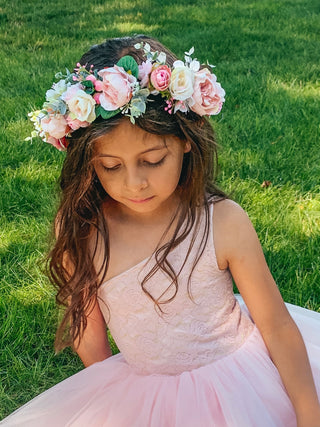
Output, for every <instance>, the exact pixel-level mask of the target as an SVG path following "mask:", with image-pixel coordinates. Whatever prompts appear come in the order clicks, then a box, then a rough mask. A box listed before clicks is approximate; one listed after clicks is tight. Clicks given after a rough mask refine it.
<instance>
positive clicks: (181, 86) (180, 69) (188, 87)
mask: <svg viewBox="0 0 320 427" xmlns="http://www.w3.org/2000/svg"><path fill="white" fill-rule="evenodd" d="M177 62H178V61H177ZM193 80H194V73H193V71H192V70H190V68H188V67H185V66H180V64H179V65H178V66H177V67H176V68H174V70H173V71H172V74H171V81H170V86H169V90H170V92H171V95H172V98H173V99H177V100H179V101H185V100H186V99H188V98H190V97H191V96H192V94H193Z"/></svg>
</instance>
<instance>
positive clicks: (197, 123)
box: [48, 35, 226, 350]
mask: <svg viewBox="0 0 320 427" xmlns="http://www.w3.org/2000/svg"><path fill="white" fill-rule="evenodd" d="M139 42H147V43H149V44H150V46H151V49H152V50H153V51H159V52H160V51H162V52H165V53H166V55H167V64H168V65H169V66H171V67H172V65H173V62H174V61H175V60H176V59H177V58H176V57H175V56H174V55H173V54H172V52H170V51H169V50H168V49H166V48H165V47H164V46H163V45H162V44H161V43H159V42H158V41H157V40H155V39H153V38H150V37H146V36H144V35H138V36H134V37H123V38H115V39H110V40H107V41H106V42H104V43H102V44H99V45H95V46H93V47H92V48H91V49H90V50H89V51H88V52H87V53H85V54H84V55H83V57H82V58H81V60H80V63H81V64H87V65H86V66H87V67H88V68H89V67H90V66H91V64H93V66H94V69H97V70H100V69H102V68H105V67H112V66H113V65H114V64H116V63H117V62H118V61H119V59H120V58H121V57H123V56H124V55H131V56H132V57H133V58H134V59H135V60H136V61H137V63H138V64H141V63H142V62H143V61H144V57H143V52H142V51H141V49H139V50H137V49H136V48H135V47H134V45H135V44H136V43H139ZM151 98H152V99H150V101H149V102H148V103H147V109H146V112H145V113H144V114H143V115H142V116H140V117H139V118H138V119H136V126H139V127H140V128H142V129H143V130H145V131H147V132H150V133H153V134H157V135H174V136H176V137H178V138H180V139H181V140H183V141H186V142H189V143H190V145H191V151H190V152H189V153H186V154H185V155H184V160H183V165H182V172H181V177H180V181H179V193H180V198H181V203H180V204H179V206H178V208H177V211H176V214H175V218H174V219H175V220H176V223H177V225H176V227H175V230H174V233H173V237H172V238H171V239H170V241H169V242H168V243H166V244H164V245H162V246H160V245H159V247H158V248H157V249H156V251H155V259H156V263H155V265H154V267H153V268H152V269H151V270H150V271H149V273H148V274H147V275H146V277H145V278H144V280H143V281H142V283H141V286H142V289H143V290H144V292H145V293H146V294H147V295H149V297H150V298H151V299H152V300H153V301H154V303H155V304H156V306H157V307H158V308H159V309H160V311H161V306H160V305H161V304H163V303H166V302H169V301H171V300H172V299H173V298H174V296H175V295H176V293H177V290H178V276H179V273H180V271H181V270H180V271H179V272H175V271H174V269H173V268H172V266H171V265H170V263H169V261H168V260H167V256H168V254H169V253H170V251H171V250H172V249H173V248H174V247H176V246H177V245H178V244H179V243H180V242H181V241H182V240H184V239H185V238H186V237H187V235H188V234H189V233H190V231H191V229H192V228H193V227H194V228H193V230H194V231H193V234H192V238H191V243H190V246H189V250H188V252H187V254H186V258H185V262H186V260H187V258H188V256H189V253H190V251H191V248H192V246H193V243H194V239H195V236H196V235H197V232H198V230H199V223H200V211H201V210H202V209H200V208H203V206H204V208H205V229H204V233H203V236H202V241H201V245H200V248H199V250H198V252H197V256H196V259H195V260H194V263H193V268H192V271H193V269H194V267H195V265H196V263H197V261H198V260H199V258H200V256H201V254H202V252H203V250H204V247H205V244H206V242H207V239H208V233H209V207H208V206H209V202H210V198H211V199H212V197H213V196H216V197H217V196H218V198H225V197H226V196H225V194H224V193H223V192H222V191H221V190H219V189H218V188H217V187H216V186H215V185H214V178H215V173H216V164H217V147H216V142H215V139H214V132H213V129H212V127H211V125H210V122H209V120H207V119H206V118H203V117H200V116H199V115H197V114H196V113H194V112H192V111H189V112H188V113H181V112H180V111H178V112H177V113H176V114H168V112H166V111H165V109H164V108H165V106H166V104H165V100H164V99H163V98H162V97H161V96H160V95H157V96H153V97H151ZM121 120H127V119H126V118H125V119H124V118H123V115H122V114H121V113H120V114H118V115H117V116H114V117H113V118H111V119H108V120H103V119H101V118H99V119H96V120H95V121H94V122H93V123H92V124H91V125H90V126H89V127H87V128H80V129H79V130H77V131H75V132H73V133H72V136H71V137H70V139H69V145H68V148H67V155H66V158H65V161H64V165H63V168H62V172H61V177H60V187H61V190H62V198H61V202H60V206H59V209H58V214H57V216H56V221H55V227H56V230H57V233H56V234H57V238H56V242H55V245H54V247H53V249H52V251H51V253H50V254H49V264H48V270H49V271H48V272H49V277H50V279H51V281H52V282H53V284H54V285H55V286H56V287H57V290H58V292H57V297H56V300H57V302H58V304H60V305H63V306H65V307H66V309H65V312H64V316H63V319H62V321H61V324H60V326H59V328H58V330H57V335H56V343H55V347H56V349H57V350H60V349H62V348H64V347H65V346H67V345H70V344H72V343H74V342H75V341H79V339H81V337H82V335H83V332H84V330H85V328H86V325H87V321H86V316H87V315H88V313H89V312H90V309H91V307H92V306H93V301H94V300H95V298H96V297H97V291H98V288H99V286H101V284H102V283H103V277H105V274H106V271H107V269H108V262H109V254H110V246H109V232H108V226H107V222H106V220H105V218H104V214H103V202H104V201H105V200H106V199H107V198H108V195H107V194H106V193H105V191H104V189H103V188H102V186H101V184H100V182H99V179H98V177H97V175H96V173H95V170H94V167H93V161H92V160H93V156H94V147H95V141H96V140H97V138H99V137H100V136H102V135H105V134H106V133H108V132H110V131H111V130H112V129H113V128H114V127H115V126H117V125H118V124H119V122H120V121H121ZM208 195H209V197H208ZM174 219H172V223H173V221H174ZM172 223H171V224H170V225H169V226H168V229H167V230H169V228H170V227H171V226H172ZM101 237H102V241H103V243H104V256H103V259H104V262H103V264H102V265H101V266H99V268H98V270H99V271H97V270H96V268H95V267H94V264H93V260H94V258H95V255H96V251H97V247H98V238H101ZM159 269H162V270H163V271H164V272H165V273H166V274H167V275H168V276H169V277H170V279H171V281H172V284H173V285H174V286H175V293H174V295H173V296H172V297H171V298H168V299H166V300H163V296H162V297H161V301H160V300H159V299H156V298H154V297H153V296H152V295H151V294H150V293H149V292H148V291H147V290H146V289H145V283H146V281H147V280H148V279H149V278H150V277H152V276H153V275H154V274H155V273H156V272H157V271H158V270H159ZM192 271H191V273H192ZM191 273H190V277H191ZM190 277H189V283H188V291H190V289H189V285H190ZM99 278H100V279H99ZM189 294H190V293H189ZM190 296H191V295H190Z"/></svg>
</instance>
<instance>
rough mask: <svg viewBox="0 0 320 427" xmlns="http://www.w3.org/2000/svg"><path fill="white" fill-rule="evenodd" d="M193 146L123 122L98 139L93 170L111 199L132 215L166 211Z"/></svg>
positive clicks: (124, 120) (127, 121) (126, 121)
mask: <svg viewBox="0 0 320 427" xmlns="http://www.w3.org/2000/svg"><path fill="white" fill-rule="evenodd" d="M188 151H190V144H189V143H185V142H183V141H181V140H180V139H179V138H177V137H175V136H161V135H154V134H151V133H148V132H146V131H144V130H142V129H141V128H139V127H138V126H135V125H132V124H131V123H130V121H129V120H127V119H123V120H122V121H121V122H120V124H119V125H117V127H115V128H114V129H113V130H112V131H111V132H109V133H107V134H106V135H103V136H101V137H99V138H98V140H97V141H96V147H95V159H94V168H95V171H96V174H97V176H98V178H99V180H100V182H101V185H102V186H103V188H104V189H105V191H106V192H107V193H108V195H109V196H110V197H111V198H112V199H113V200H115V201H116V202H118V203H120V204H121V205H120V207H121V208H125V209H126V210H129V211H131V212H132V213H133V212H135V213H151V212H154V211H156V210H157V209H159V208H163V207H165V205H166V202H167V203H168V202H169V200H171V197H172V196H173V195H174V194H175V190H176V188H177V185H178V182H179V179H180V174H181V168H182V161H183V155H184V153H186V152H188Z"/></svg>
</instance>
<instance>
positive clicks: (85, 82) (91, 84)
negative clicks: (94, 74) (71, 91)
mask: <svg viewBox="0 0 320 427" xmlns="http://www.w3.org/2000/svg"><path fill="white" fill-rule="evenodd" d="M81 84H82V86H85V87H87V88H88V89H89V88H90V89H93V88H94V85H93V83H92V81H91V80H83V81H82V82H81Z"/></svg>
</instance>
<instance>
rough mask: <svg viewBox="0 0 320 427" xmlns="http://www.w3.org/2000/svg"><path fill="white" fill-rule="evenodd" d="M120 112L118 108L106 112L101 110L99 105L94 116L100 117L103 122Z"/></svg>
mask: <svg viewBox="0 0 320 427" xmlns="http://www.w3.org/2000/svg"><path fill="white" fill-rule="evenodd" d="M120 111H121V110H120V108H118V109H117V110H113V111H107V110H105V109H104V108H102V107H101V105H99V106H98V107H96V116H97V117H99V116H101V117H102V118H103V119H104V120H107V119H110V118H111V117H113V116H115V115H116V114H118V113H120Z"/></svg>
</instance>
